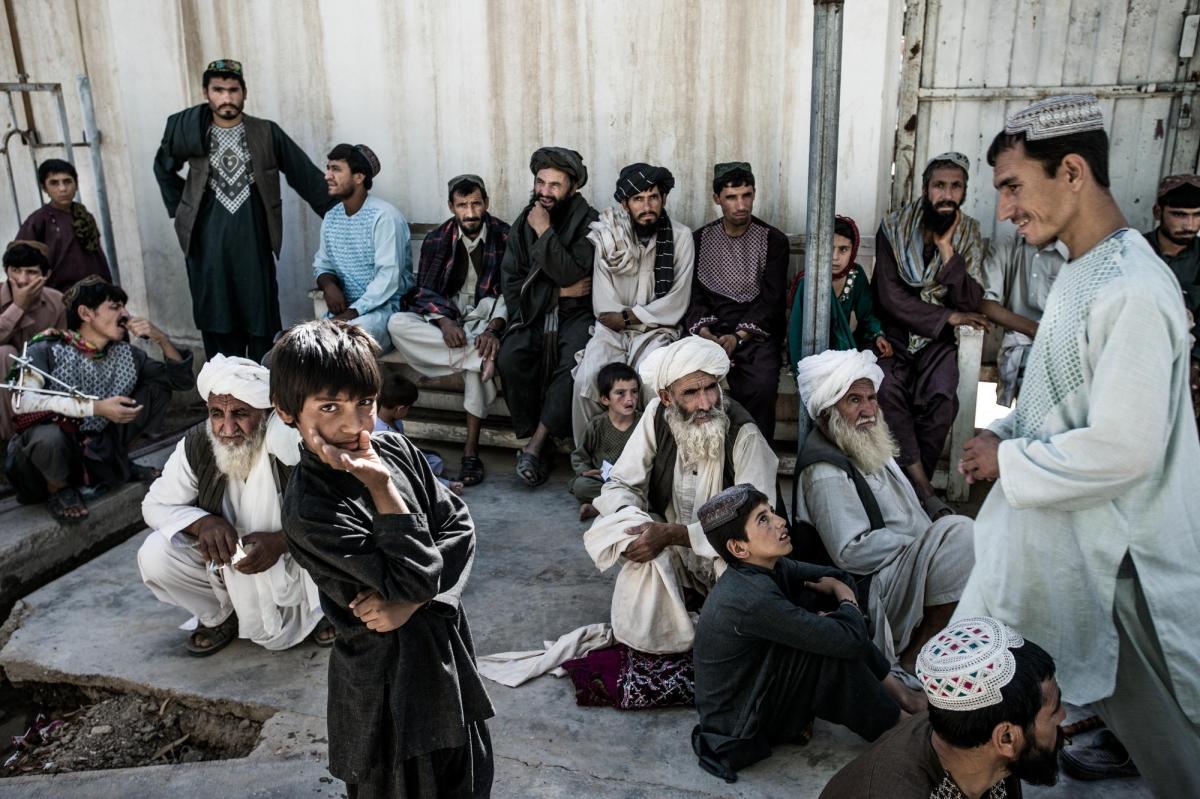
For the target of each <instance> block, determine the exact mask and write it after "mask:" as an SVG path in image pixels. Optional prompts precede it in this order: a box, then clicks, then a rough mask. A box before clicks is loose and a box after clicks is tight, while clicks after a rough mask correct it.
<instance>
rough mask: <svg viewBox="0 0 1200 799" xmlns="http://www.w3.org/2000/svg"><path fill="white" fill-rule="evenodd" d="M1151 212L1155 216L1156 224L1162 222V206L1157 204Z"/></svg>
mask: <svg viewBox="0 0 1200 799" xmlns="http://www.w3.org/2000/svg"><path fill="white" fill-rule="evenodd" d="M1150 212H1151V213H1153V214H1154V221H1155V222H1159V223H1161V222H1162V206H1161V205H1159V204H1158V203H1155V204H1154V207H1153V208H1151V209H1150Z"/></svg>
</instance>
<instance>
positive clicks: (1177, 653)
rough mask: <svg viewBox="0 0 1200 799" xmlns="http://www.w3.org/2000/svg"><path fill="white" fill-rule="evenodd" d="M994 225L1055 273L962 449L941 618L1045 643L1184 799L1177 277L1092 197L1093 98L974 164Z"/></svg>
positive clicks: (1186, 360) (1190, 512)
mask: <svg viewBox="0 0 1200 799" xmlns="http://www.w3.org/2000/svg"><path fill="white" fill-rule="evenodd" d="M988 162H989V163H990V164H992V165H993V167H994V168H995V174H994V176H993V183H994V184H995V186H996V188H997V189H998V191H999V198H998V203H997V216H999V218H1000V219H1001V220H1012V221H1013V222H1015V223H1016V225H1017V229H1018V232H1020V233H1021V234H1023V235H1024V236H1025V238H1026V239H1027V240H1028V241H1029V242H1030V243H1031V244H1033V245H1034V246H1039V247H1040V246H1044V245H1045V244H1046V243H1047V242H1049V241H1051V240H1053V239H1055V238H1057V239H1059V240H1060V241H1062V242H1063V244H1065V245H1066V246H1067V250H1068V251H1069V252H1070V253H1071V255H1072V260H1071V261H1070V262H1069V263H1068V264H1067V265H1066V266H1064V267H1063V269H1062V272H1060V273H1059V276H1058V279H1057V280H1056V281H1055V283H1054V288H1052V289H1051V291H1050V296H1049V298H1048V299H1047V302H1046V312H1045V315H1044V316H1043V317H1042V321H1041V325H1040V326H1039V328H1038V336H1037V338H1036V339H1034V342H1033V349H1032V350H1031V351H1030V354H1029V362H1028V365H1027V367H1026V370H1025V381H1024V383H1023V384H1022V388H1021V392H1022V393H1021V401H1020V402H1019V403H1018V405H1017V409H1016V411H1014V412H1013V413H1012V414H1010V415H1009V416H1007V417H1005V418H1004V419H1001V420H1000V421H998V422H996V423H994V424H993V425H992V426H991V428H990V429H989V430H987V431H985V432H983V433H982V434H981V435H979V436H976V437H975V438H973V439H971V440H970V441H968V442H967V444H966V446H965V448H964V452H963V459H962V463H961V465H960V468H961V469H962V470H963V471H964V472H965V473H966V474H967V476H968V477H969V478H970V479H971V480H996V481H997V485H996V487H995V488H994V490H992V491H991V493H990V494H988V498H987V501H986V502H985V503H984V505H983V507H982V508H981V509H980V511H979V515H978V517H977V519H976V521H975V531H976V538H975V547H976V549H975V561H976V563H979V564H987V568H986V569H984V568H977V569H975V571H974V572H973V573H972V574H971V577H970V580H968V582H967V587H966V589H965V591H964V593H963V596H962V599H961V601H960V603H959V606H958V611H957V612H958V613H959V614H962V615H972V616H973V615H981V614H987V615H990V616H994V617H996V618H999V619H1001V620H1003V621H1004V622H1006V623H1009V624H1012V625H1014V626H1015V627H1017V629H1020V630H1021V631H1022V633H1024V634H1026V635H1029V636H1031V637H1034V638H1038V639H1040V640H1043V641H1045V642H1046V644H1047V647H1048V648H1049V649H1050V653H1051V654H1052V655H1053V656H1054V657H1055V659H1056V660H1057V661H1058V663H1059V667H1060V669H1061V675H1060V679H1061V682H1062V686H1063V694H1064V695H1065V697H1066V700H1067V701H1068V702H1070V703H1072V704H1075V705H1085V704H1092V703H1094V704H1095V709H1096V710H1097V712H1098V713H1099V714H1100V716H1101V717H1102V718H1103V719H1104V720H1105V722H1107V724H1108V726H1109V728H1110V729H1111V730H1112V731H1113V733H1115V735H1116V736H1117V737H1118V738H1119V739H1120V740H1121V742H1122V743H1124V744H1125V746H1126V747H1127V748H1128V750H1129V754H1130V755H1132V756H1133V759H1134V761H1136V763H1137V765H1138V767H1139V768H1140V769H1141V772H1142V774H1143V776H1144V777H1145V778H1146V780H1147V782H1148V783H1149V784H1150V787H1151V788H1152V789H1153V791H1154V793H1155V795H1158V796H1200V768H1194V767H1191V768H1189V767H1188V766H1194V765H1195V764H1197V763H1200V642H1198V640H1197V638H1196V636H1195V634H1194V632H1193V628H1194V624H1193V619H1194V618H1195V615H1196V610H1195V597H1196V596H1197V594H1200V570H1198V569H1197V568H1196V562H1197V553H1200V494H1197V492H1196V487H1195V483H1196V475H1197V474H1198V473H1200V442H1198V441H1197V436H1196V421H1195V419H1194V417H1193V415H1192V408H1191V398H1190V395H1189V386H1188V372H1189V366H1190V361H1191V349H1192V345H1191V340H1190V339H1189V335H1188V328H1189V323H1188V320H1187V311H1186V308H1185V307H1184V301H1183V296H1182V293H1181V292H1180V288H1179V282H1178V281H1177V280H1176V279H1175V276H1174V275H1173V274H1171V270H1170V269H1169V268H1168V267H1167V265H1166V264H1164V263H1163V262H1162V260H1161V259H1160V258H1158V257H1157V256H1156V255H1155V254H1154V252H1153V250H1151V248H1150V245H1149V244H1147V242H1146V239H1145V237H1144V236H1142V235H1141V234H1140V233H1138V232H1137V231H1134V230H1131V229H1130V228H1129V227H1128V224H1127V223H1126V221H1125V217H1124V215H1123V214H1122V213H1121V210H1120V208H1118V207H1117V203H1116V201H1115V200H1114V199H1113V196H1112V193H1111V191H1110V190H1109V177H1108V137H1107V135H1106V134H1105V132H1104V115H1103V113H1102V112H1101V109H1100V105H1099V103H1098V102H1097V101H1096V98H1094V97H1090V96H1067V97H1053V98H1049V99H1047V100H1043V101H1040V102H1037V103H1034V104H1033V105H1031V106H1030V107H1028V108H1026V109H1025V110H1023V111H1020V112H1018V113H1016V114H1014V115H1013V116H1011V117H1009V119H1008V123H1007V124H1006V125H1005V128H1004V130H1002V131H1001V132H1000V133H999V134H997V136H996V138H995V139H994V140H993V142H992V145H991V148H990V149H989V150H988Z"/></svg>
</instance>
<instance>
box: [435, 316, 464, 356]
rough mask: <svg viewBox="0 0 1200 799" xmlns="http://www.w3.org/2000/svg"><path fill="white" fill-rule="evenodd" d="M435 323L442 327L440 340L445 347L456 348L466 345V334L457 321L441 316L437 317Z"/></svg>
mask: <svg viewBox="0 0 1200 799" xmlns="http://www.w3.org/2000/svg"><path fill="white" fill-rule="evenodd" d="M437 324H438V327H440V328H441V329H442V341H443V342H444V343H445V344H446V346H447V347H449V348H450V349H452V350H456V349H458V348H459V347H465V346H467V334H466V333H465V332H464V331H463V329H462V326H461V325H459V324H458V322H455V321H454V320H453V319H447V318H446V317H444V316H442V317H439V318H438V320H437Z"/></svg>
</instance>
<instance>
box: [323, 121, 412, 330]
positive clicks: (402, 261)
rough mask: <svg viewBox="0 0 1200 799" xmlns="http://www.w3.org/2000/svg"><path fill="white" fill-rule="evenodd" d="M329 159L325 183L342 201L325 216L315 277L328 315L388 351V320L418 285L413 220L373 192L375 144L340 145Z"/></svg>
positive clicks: (334, 149) (330, 194)
mask: <svg viewBox="0 0 1200 799" xmlns="http://www.w3.org/2000/svg"><path fill="white" fill-rule="evenodd" d="M328 159H329V160H328V163H327V164H326V166H325V182H326V183H327V184H329V196H330V197H331V198H333V199H334V200H338V201H339V202H338V204H337V205H335V206H333V207H332V208H330V209H329V211H328V212H326V214H325V218H324V219H323V220H321V244H320V246H319V247H318V248H317V254H316V256H315V257H314V258H313V278H314V279H315V280H316V282H317V286H318V287H320V289H321V291H322V292H323V293H324V295H325V307H326V308H327V309H328V311H327V313H328V317H329V318H332V319H338V320H341V321H343V322H349V323H350V324H352V325H358V326H359V327H361V328H362V329H363V330H366V331H367V332H368V333H370V334H371V338H373V339H375V343H376V344H378V345H379V348H380V350H381V351H383V352H387V351H388V350H390V349H391V348H392V339H391V337H390V336H388V327H387V326H388V319H390V318H391V317H392V314H394V313H396V312H397V311H399V310H400V298H401V297H403V296H404V294H405V293H407V292H408V290H409V289H410V288H412V284H413V273H412V248H411V247H410V246H409V239H410V235H409V231H408V220H407V219H405V218H404V214H402V213H400V211H398V210H397V209H396V207H395V206H394V205H392V204H391V203H389V202H385V201H384V200H381V199H379V198H378V197H371V196H368V194H367V192H368V191H370V189H371V183H372V181H373V180H374V178H375V176H376V175H378V174H379V159H378V158H376V157H375V153H374V152H373V151H372V150H371V148H370V147H367V146H366V145H365V144H355V145H350V144H339V145H337V146H336V147H334V148H333V149H332V150H330V152H329V156H328Z"/></svg>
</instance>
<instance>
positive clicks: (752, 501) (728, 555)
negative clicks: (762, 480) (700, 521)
mask: <svg viewBox="0 0 1200 799" xmlns="http://www.w3.org/2000/svg"><path fill="white" fill-rule="evenodd" d="M764 503H766V504H768V505H769V504H770V500H769V499H768V498H767V495H766V494H764V493H763V492H761V491H759V490H758V489H757V488H755V489H752V490H750V491H749V492H747V494H746V503H745V504H744V505H742V507H740V508H738V512H737V516H735V517H733V518H732V519H730V520H729V521H727V522H725V523H724V524H721V525H717V526H716V527H714V528H713V529H711V530H705V531H704V537H705V538H707V539H708V543H709V544H710V545H711V546H712V548H713V549H715V550H717V552H718V553H720V555H721V557H722V558H724V559H725V562H726V563H729V564H730V565H733V564H737V563H741V561H740V560H739V559H738V558H736V557H734V555H733V553H732V552H730V551H729V547H728V546H726V543H727V542H729V541H747V540H749V539H748V537H747V536H746V519H748V518H750V514H751V513H753V512H754V510H755V508H758V507H759V506H760V505H762V504H764Z"/></svg>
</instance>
